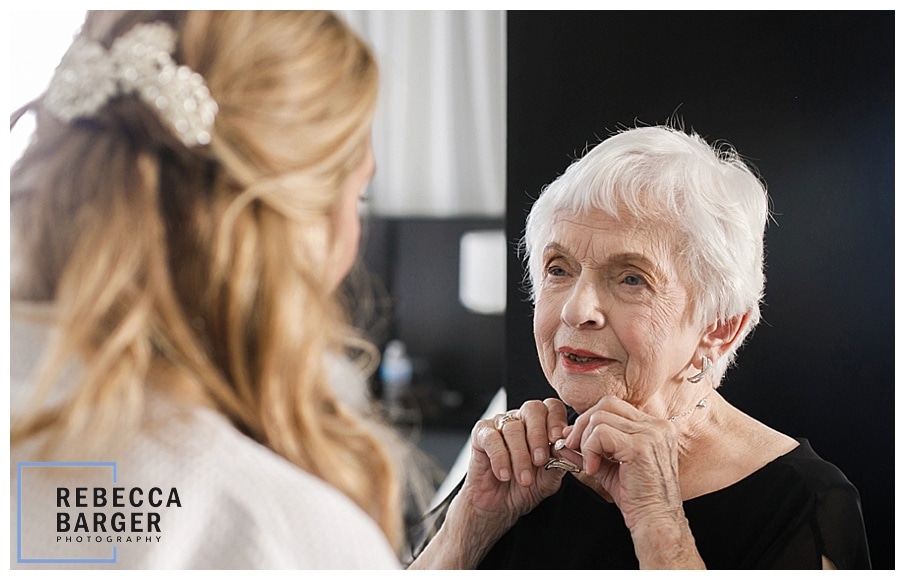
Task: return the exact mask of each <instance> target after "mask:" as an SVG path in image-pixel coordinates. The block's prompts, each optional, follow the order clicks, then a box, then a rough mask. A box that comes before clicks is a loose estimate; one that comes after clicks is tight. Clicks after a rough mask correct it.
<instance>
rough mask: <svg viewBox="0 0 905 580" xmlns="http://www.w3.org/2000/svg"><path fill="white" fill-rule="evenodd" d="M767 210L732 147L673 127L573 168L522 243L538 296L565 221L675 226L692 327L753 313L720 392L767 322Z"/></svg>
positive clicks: (623, 137) (619, 144) (608, 144)
mask: <svg viewBox="0 0 905 580" xmlns="http://www.w3.org/2000/svg"><path fill="white" fill-rule="evenodd" d="M768 203H769V201H768V197H767V191H766V187H765V186H764V184H763V183H762V182H761V180H760V179H759V178H758V176H756V175H755V173H754V172H753V171H752V169H751V168H750V167H749V166H748V165H747V164H746V163H745V162H744V161H743V160H742V159H741V157H740V156H739V155H738V153H737V152H736V151H735V149H734V148H733V147H732V146H731V145H729V144H728V143H725V142H717V143H715V144H714V145H713V146H711V145H709V144H708V143H707V142H706V141H705V140H704V139H703V138H701V137H700V136H699V135H697V134H694V133H690V134H688V133H685V132H684V131H682V130H679V129H675V128H672V127H667V126H656V127H638V128H634V129H626V130H624V131H621V132H619V133H616V134H615V135H613V136H612V137H609V138H608V139H605V140H604V141H603V142H601V143H600V144H599V145H597V146H595V147H594V148H592V149H591V150H590V151H588V152H587V153H586V154H585V155H584V156H583V157H582V158H581V159H579V160H577V161H575V162H574V163H572V165H570V166H569V167H568V168H567V169H566V171H565V172H564V173H563V174H562V175H561V176H560V177H559V178H557V179H556V180H555V181H553V182H552V183H551V184H549V185H548V186H547V187H545V188H544V190H543V191H542V192H541V195H540V197H539V198H538V200H537V201H536V202H535V203H534V206H533V207H532V208H531V212H530V213H529V215H528V221H527V225H526V228H525V238H524V240H523V248H524V251H525V260H526V263H527V266H528V283H529V289H530V292H531V297H532V299H535V298H536V288H537V284H538V282H539V281H540V277H541V270H542V267H543V264H542V253H543V246H544V245H545V244H546V243H547V242H548V241H549V239H550V235H551V228H552V225H553V222H554V219H555V217H556V216H557V215H559V214H562V213H571V214H581V213H585V212H587V211H589V210H591V209H598V210H602V211H604V212H606V213H608V214H609V215H611V216H613V217H615V218H617V219H632V220H637V221H640V222H641V223H655V224H667V226H668V227H671V228H673V229H674V230H675V234H676V236H675V237H674V240H675V242H676V243H678V244H679V247H677V248H675V251H676V254H675V255H676V260H677V267H678V268H679V271H680V272H681V273H682V275H683V276H684V281H685V283H686V284H687V285H688V290H689V293H690V299H691V307H692V315H693V320H694V321H695V322H697V323H700V324H702V325H708V324H710V323H712V322H714V321H716V320H727V319H728V318H731V317H733V316H736V315H741V314H745V313H750V314H751V317H750V320H749V322H748V324H747V326H746V327H745V328H744V329H742V334H741V336H740V338H739V340H738V341H737V342H736V344H735V347H734V348H733V350H732V351H731V352H730V353H728V355H727V356H724V357H722V358H721V359H720V360H719V361H716V362H715V364H714V386H716V385H718V384H719V380H720V379H721V378H722V376H723V374H724V373H725V371H726V368H727V367H728V366H729V365H730V364H731V363H732V361H734V360H735V354H736V350H737V348H738V347H739V346H740V345H741V344H742V342H743V341H744V338H745V337H746V336H747V334H748V333H749V332H750V331H751V330H753V328H754V327H755V326H756V325H757V323H758V322H759V321H760V302H761V299H762V298H763V292H764V243H763V239H764V230H765V228H766V224H767V220H768V218H769V209H768Z"/></svg>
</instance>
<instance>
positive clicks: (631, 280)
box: [622, 274, 645, 286]
mask: <svg viewBox="0 0 905 580" xmlns="http://www.w3.org/2000/svg"><path fill="white" fill-rule="evenodd" d="M622 283H623V284H625V285H627V286H643V285H644V284H645V282H644V278H642V277H641V276H635V275H634V274H629V275H627V276H626V277H625V278H623V279H622Z"/></svg>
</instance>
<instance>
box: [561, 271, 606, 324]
mask: <svg viewBox="0 0 905 580" xmlns="http://www.w3.org/2000/svg"><path fill="white" fill-rule="evenodd" d="M561 318H562V321H563V322H564V323H566V324H568V325H569V326H571V327H573V328H602V327H603V325H604V322H605V319H604V316H603V301H602V295H601V291H600V288H598V287H597V285H596V284H594V283H593V282H592V281H590V280H579V281H578V283H577V284H576V285H575V286H574V287H573V288H572V292H571V293H570V294H569V297H568V299H567V300H566V302H565V303H564V304H563V307H562V314H561Z"/></svg>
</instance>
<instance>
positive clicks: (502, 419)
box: [496, 413, 519, 431]
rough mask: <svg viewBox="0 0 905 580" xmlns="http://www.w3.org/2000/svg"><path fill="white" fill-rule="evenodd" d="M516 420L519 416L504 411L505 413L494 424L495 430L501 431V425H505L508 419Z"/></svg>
mask: <svg viewBox="0 0 905 580" xmlns="http://www.w3.org/2000/svg"><path fill="white" fill-rule="evenodd" d="M518 420H519V418H518V417H516V416H515V414H514V413H506V414H505V415H503V416H502V417H500V419H499V421H498V422H497V426H496V428H497V431H502V430H503V425H505V424H506V423H508V422H509V421H518Z"/></svg>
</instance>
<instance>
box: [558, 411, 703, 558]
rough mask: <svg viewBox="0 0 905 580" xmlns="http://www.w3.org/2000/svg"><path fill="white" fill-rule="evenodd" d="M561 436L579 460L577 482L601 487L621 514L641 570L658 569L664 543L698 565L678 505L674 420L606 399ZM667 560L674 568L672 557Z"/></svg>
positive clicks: (677, 461)
mask: <svg viewBox="0 0 905 580" xmlns="http://www.w3.org/2000/svg"><path fill="white" fill-rule="evenodd" d="M565 433H566V438H565V447H566V448H567V449H572V450H577V451H578V452H580V453H581V455H582V458H583V461H582V471H583V475H581V476H579V477H580V479H584V480H585V482H586V483H589V484H590V485H592V486H594V487H598V486H599V487H598V491H602V492H603V493H602V495H604V496H609V497H610V498H611V499H612V500H613V501H614V502H615V503H616V505H617V506H618V507H619V509H620V511H621V512H622V516H623V518H624V519H625V524H626V527H628V529H629V530H630V531H631V533H632V538H633V540H634V542H635V550H636V555H637V556H638V560H639V562H640V563H641V565H642V567H659V566H658V565H657V563H656V559H659V558H661V557H663V556H665V555H666V552H665V551H664V544H667V546H668V548H672V549H678V550H679V551H680V552H681V553H682V555H683V556H684V557H686V558H688V559H689V561H688V562H687V563H688V565H690V566H692V567H696V566H697V565H701V564H702V562H700V557H699V556H698V554H697V551H696V550H695V549H694V541H693V538H692V537H691V531H690V529H689V528H688V522H687V520H686V519H685V512H684V509H683V507H682V492H681V489H680V486H679V460H678V458H679V444H678V439H677V433H678V431H677V429H676V426H675V425H674V424H673V423H672V422H670V421H668V420H666V419H658V418H655V417H651V416H650V415H647V414H646V413H643V412H642V411H639V410H638V409H636V408H635V407H634V406H632V405H631V404H630V403H627V402H625V401H623V400H621V399H619V398H617V397H613V396H606V397H603V398H602V399H601V400H600V401H599V402H598V403H597V404H596V405H594V406H593V407H591V408H590V409H588V410H587V411H585V412H584V413H582V414H581V415H580V416H579V417H578V418H577V419H576V421H575V424H574V425H572V426H570V427H568V428H566V430H565ZM588 479H590V481H588ZM600 488H602V489H600ZM686 548H690V549H686ZM671 557H672V554H670V558H671ZM669 562H670V563H669V566H672V567H676V566H678V564H677V560H675V559H670V560H669Z"/></svg>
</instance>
